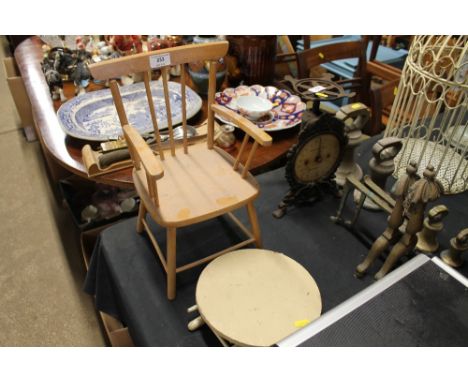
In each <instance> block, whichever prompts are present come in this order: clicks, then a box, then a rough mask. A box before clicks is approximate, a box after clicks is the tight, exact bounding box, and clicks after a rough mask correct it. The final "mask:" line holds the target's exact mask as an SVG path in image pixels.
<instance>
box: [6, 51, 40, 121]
mask: <svg viewBox="0 0 468 382" xmlns="http://www.w3.org/2000/svg"><path fill="white" fill-rule="evenodd" d="M3 68H4V70H5V77H6V79H7V83H8V87H9V88H10V92H11V96H12V98H13V101H14V102H15V105H16V110H17V111H18V114H19V116H20V119H21V127H22V128H23V129H25V128H31V127H32V128H34V119H33V115H32V109H31V102H30V101H29V97H28V94H27V93H26V88H25V87H24V82H23V79H22V78H21V76H20V74H19V70H18V67H17V66H16V63H15V59H14V58H13V57H6V58H4V59H3Z"/></svg>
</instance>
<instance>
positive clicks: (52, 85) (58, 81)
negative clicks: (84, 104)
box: [42, 58, 67, 102]
mask: <svg viewBox="0 0 468 382" xmlns="http://www.w3.org/2000/svg"><path fill="white" fill-rule="evenodd" d="M42 71H43V72H44V76H45V79H46V81H47V85H49V91H50V95H51V96H52V99H53V100H54V101H55V100H58V99H60V101H61V102H65V101H66V100H67V98H66V97H65V95H64V94H63V81H62V76H61V74H60V73H59V72H58V71H57V70H55V69H54V66H53V64H52V63H51V62H50V61H49V59H48V58H46V59H44V62H43V63H42Z"/></svg>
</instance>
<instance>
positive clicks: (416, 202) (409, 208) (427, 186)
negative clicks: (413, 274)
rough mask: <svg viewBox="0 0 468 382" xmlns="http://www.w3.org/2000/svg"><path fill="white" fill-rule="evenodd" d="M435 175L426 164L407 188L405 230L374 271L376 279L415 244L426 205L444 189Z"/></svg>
mask: <svg viewBox="0 0 468 382" xmlns="http://www.w3.org/2000/svg"><path fill="white" fill-rule="evenodd" d="M435 176H436V172H435V170H434V167H433V166H432V165H429V166H427V167H426V169H425V170H424V172H423V178H422V179H419V180H418V181H416V182H415V183H414V184H413V186H412V187H410V189H409V190H408V195H407V196H406V199H405V200H404V202H403V214H404V215H405V216H406V218H407V219H408V223H407V224H406V228H405V232H404V234H403V236H402V237H401V239H400V240H399V241H398V243H396V244H395V245H394V246H393V248H392V250H391V251H390V254H389V255H388V257H387V259H386V260H385V263H384V264H383V265H382V268H380V270H379V271H378V272H377V273H376V275H375V279H376V280H379V279H381V278H382V277H384V276H385V275H386V274H387V273H388V272H389V271H390V270H391V269H392V268H393V266H394V265H395V263H396V262H397V260H398V259H399V258H400V257H402V256H403V255H405V254H407V253H409V252H410V251H411V250H412V249H413V248H414V247H415V246H416V242H417V238H416V234H417V233H418V232H419V231H421V229H422V227H423V219H424V210H425V209H426V205H427V203H429V202H433V201H434V200H437V199H438V198H439V197H440V195H441V194H442V193H443V190H444V188H443V186H442V184H441V183H440V182H439V181H438V180H437V179H436V178H435Z"/></svg>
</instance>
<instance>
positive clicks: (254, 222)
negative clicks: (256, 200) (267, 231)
mask: <svg viewBox="0 0 468 382" xmlns="http://www.w3.org/2000/svg"><path fill="white" fill-rule="evenodd" d="M247 213H248V214H249V219H250V225H251V227H252V233H253V236H254V239H255V246H256V247H257V248H262V236H261V234H260V226H259V224H258V219H257V211H256V210H255V206H254V205H253V202H249V203H248V204H247Z"/></svg>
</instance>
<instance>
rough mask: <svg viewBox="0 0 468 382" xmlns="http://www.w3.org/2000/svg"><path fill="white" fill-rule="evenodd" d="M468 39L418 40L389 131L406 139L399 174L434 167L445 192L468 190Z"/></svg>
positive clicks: (398, 161)
mask: <svg viewBox="0 0 468 382" xmlns="http://www.w3.org/2000/svg"><path fill="white" fill-rule="evenodd" d="M467 93H468V36H415V37H414V40H413V43H412V45H411V48H410V51H409V53H408V58H407V59H406V63H405V66H404V68H403V72H402V76H401V80H400V84H399V85H398V88H397V94H396V98H395V101H394V103H393V107H392V111H391V113H390V118H389V122H388V125H387V128H386V129H385V137H399V138H402V139H403V141H404V142H403V147H402V149H401V151H400V153H399V154H398V156H397V157H396V158H395V172H394V176H395V177H399V176H400V175H401V174H404V173H405V169H406V166H407V164H408V163H409V161H410V160H416V161H417V163H418V173H419V175H422V172H423V171H424V169H425V168H426V166H427V165H429V164H432V165H433V166H434V168H435V169H436V171H437V179H438V180H439V181H440V182H441V183H442V185H443V187H444V193H446V194H456V193H459V192H463V191H464V190H466V189H467V188H468V155H467V149H468V116H467V113H466V111H467V98H468V94H467Z"/></svg>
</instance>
